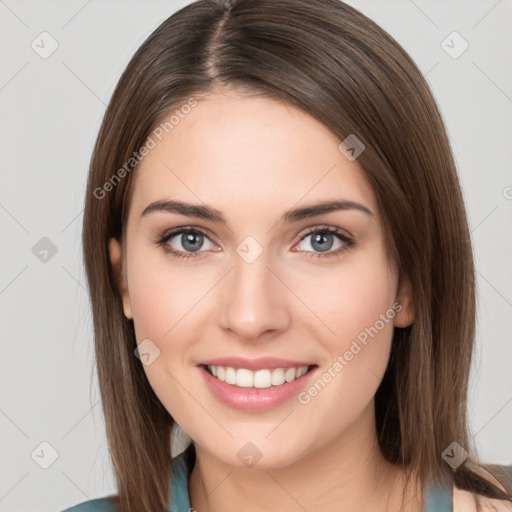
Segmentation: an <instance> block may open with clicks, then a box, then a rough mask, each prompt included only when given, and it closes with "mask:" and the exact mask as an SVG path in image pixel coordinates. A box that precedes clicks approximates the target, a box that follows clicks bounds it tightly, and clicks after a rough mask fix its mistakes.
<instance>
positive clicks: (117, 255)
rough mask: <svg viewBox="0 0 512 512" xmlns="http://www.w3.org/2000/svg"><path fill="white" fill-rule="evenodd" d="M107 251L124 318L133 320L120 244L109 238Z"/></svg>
mask: <svg viewBox="0 0 512 512" xmlns="http://www.w3.org/2000/svg"><path fill="white" fill-rule="evenodd" d="M108 251H109V255H110V263H111V265H112V271H113V273H114V278H115V280H116V283H117V287H118V290H119V293H120V294H121V298H122V301H123V310H124V315H125V316H126V318H128V319H131V318H133V314H132V306H131V303H130V295H129V293H128V286H127V285H126V280H125V276H124V274H123V268H122V249H121V244H120V243H119V241H118V240H116V239H115V238H111V239H110V241H109V243H108Z"/></svg>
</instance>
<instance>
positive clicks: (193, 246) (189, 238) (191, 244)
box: [183, 233, 203, 251]
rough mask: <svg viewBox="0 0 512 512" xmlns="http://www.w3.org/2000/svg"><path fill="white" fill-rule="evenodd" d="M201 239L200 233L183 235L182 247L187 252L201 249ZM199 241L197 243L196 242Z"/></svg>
mask: <svg viewBox="0 0 512 512" xmlns="http://www.w3.org/2000/svg"><path fill="white" fill-rule="evenodd" d="M202 237H203V235H201V234H200V233H185V241H184V242H183V247H184V248H185V249H186V250H187V251H197V250H199V248H200V247H201V242H202ZM197 239H199V242H198V241H197Z"/></svg>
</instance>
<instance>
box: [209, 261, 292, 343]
mask: <svg viewBox="0 0 512 512" xmlns="http://www.w3.org/2000/svg"><path fill="white" fill-rule="evenodd" d="M223 281H224V283H223V286H222V288H221V289H220V290H219V302H218V304H219V313H218V314H219V325H220V326H221V328H222V329H223V330H225V331H228V332H231V333H234V334H236V335H237V336H238V337H239V338H241V339H244V340H250V341H254V340H257V339H259V338H261V337H263V336H264V335H265V334H266V333H273V334H274V335H275V334H277V333H278V332H282V331H284V330H286V328H287V327H288V325H289V323H290V312H289V308H288V303H287V300H289V295H290V291H289V290H288V289H287V287H286V286H285V284H283V280H282V279H280V276H279V275H278V273H277V272H276V271H275V270H274V269H273V268H271V265H270V262H269V260H268V258H267V256H266V253H265V252H263V253H262V254H261V255H260V256H259V257H258V258H257V259H256V260H255V261H252V262H251V263H248V262H247V261H245V260H244V259H243V258H242V257H239V256H238V255H235V257H234V267H233V268H232V270H231V271H230V272H229V273H228V275H227V276H226V277H225V278H224V280H223Z"/></svg>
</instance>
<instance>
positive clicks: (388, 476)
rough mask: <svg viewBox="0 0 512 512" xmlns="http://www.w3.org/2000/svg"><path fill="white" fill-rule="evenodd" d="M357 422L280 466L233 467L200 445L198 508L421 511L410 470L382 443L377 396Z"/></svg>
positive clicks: (194, 487) (193, 493)
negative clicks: (377, 427) (384, 451)
mask: <svg viewBox="0 0 512 512" xmlns="http://www.w3.org/2000/svg"><path fill="white" fill-rule="evenodd" d="M356 423H357V424H353V425H352V426H351V427H350V428H349V429H347V430H345V431H344V432H343V434H342V435H340V436H338V437H337V438H335V439H333V441H332V442H330V443H328V444H325V445H323V446H321V447H319V448H317V449H314V450H311V451H308V452H307V454H305V455H304V456H303V457H301V458H300V459H298V460H296V461H294V462H293V463H291V464H290V465H288V466H285V467H279V468H269V469H258V468H257V466H255V467H253V468H251V469H247V468H240V467H233V466H229V465H226V464H225V463H223V462H222V461H221V460H219V459H218V458H216V457H214V456H213V455H212V454H211V452H208V451H206V450H205V449H204V448H203V447H202V446H199V445H197V444H196V445H195V449H196V463H195V466H194V469H193V471H192V473H191V475H190V483H189V496H190V506H191V507H192V508H193V509H194V510H196V511H197V512H235V511H236V512H239V511H240V510H244V512H256V511H261V510H265V511H266V512H278V511H279V512H298V511H304V510H315V512H332V510H333V509H335V510H336V511H338V512H349V511H350V512H353V511H354V510H358V511H359V512H366V511H368V512H370V511H372V512H375V511H385V510H390V511H391V510H401V512H421V510H422V506H423V503H422V501H423V500H422V494H421V492H419V490H418V489H419V487H418V485H417V484H416V483H413V481H412V480H413V479H411V486H410V487H409V488H408V489H407V490H408V492H407V493H406V494H405V495H404V496H403V495H402V493H403V491H404V486H405V477H406V475H405V472H404V471H403V470H400V469H399V468H398V467H396V466H395V465H393V464H391V463H389V462H387V461H386V460H385V459H384V457H383V456H382V453H381V451H380V449H379V447H378V443H377V437H376V430H375V416H374V404H373V401H372V402H370V404H369V405H368V407H367V409H365V411H364V412H363V413H362V415H361V417H360V418H358V421H357V422H356ZM402 499H403V502H402ZM334 504H335V506H334ZM402 507H403V508H402Z"/></svg>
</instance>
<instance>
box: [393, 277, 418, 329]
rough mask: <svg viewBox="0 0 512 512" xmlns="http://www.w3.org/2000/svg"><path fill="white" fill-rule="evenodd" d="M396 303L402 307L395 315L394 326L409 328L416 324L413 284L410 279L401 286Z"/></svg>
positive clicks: (405, 280)
mask: <svg viewBox="0 0 512 512" xmlns="http://www.w3.org/2000/svg"><path fill="white" fill-rule="evenodd" d="M396 301H397V302H398V303H399V304H400V305H401V309H400V311H398V312H397V313H396V315H395V319H394V325H395V327H408V326H409V325H411V324H412V323H413V322H414V317H415V312H414V308H413V304H412V293H411V284H410V282H409V280H408V279H404V280H403V282H402V284H401V285H400V290H399V292H398V296H397V298H396Z"/></svg>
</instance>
